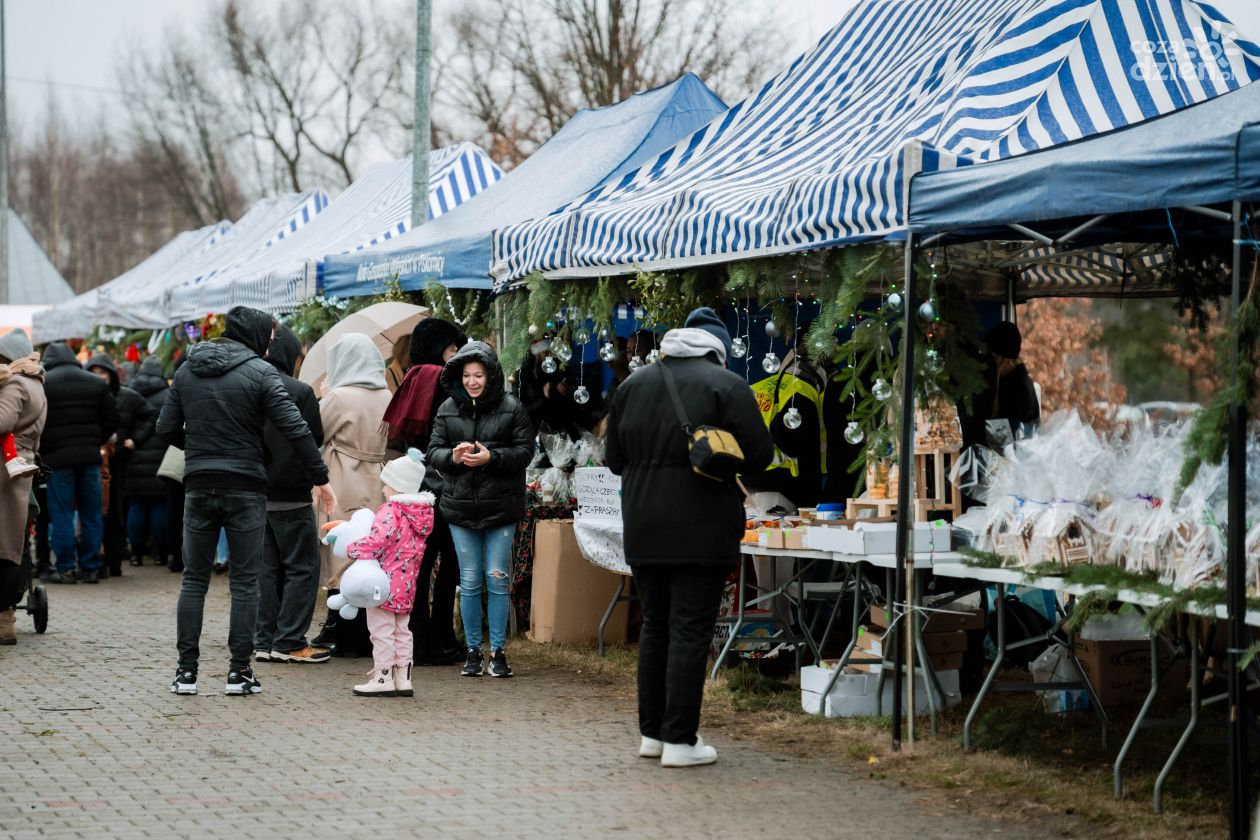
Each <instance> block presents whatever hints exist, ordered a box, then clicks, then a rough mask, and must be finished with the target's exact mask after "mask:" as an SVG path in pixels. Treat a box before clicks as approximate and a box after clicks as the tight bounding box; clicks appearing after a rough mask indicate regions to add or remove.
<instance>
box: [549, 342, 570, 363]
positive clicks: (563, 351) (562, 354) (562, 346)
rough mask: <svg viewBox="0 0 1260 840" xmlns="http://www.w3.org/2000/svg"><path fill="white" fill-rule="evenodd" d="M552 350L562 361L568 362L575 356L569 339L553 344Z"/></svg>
mask: <svg viewBox="0 0 1260 840" xmlns="http://www.w3.org/2000/svg"><path fill="white" fill-rule="evenodd" d="M551 352H552V355H554V356H555V357H556V358H557V359H558V360H560V361H561V362H568V361H569V359H572V358H573V348H572V347H570V346H569V342H567V341H556V342H552V344H551Z"/></svg>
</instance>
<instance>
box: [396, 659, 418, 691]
mask: <svg viewBox="0 0 1260 840" xmlns="http://www.w3.org/2000/svg"><path fill="white" fill-rule="evenodd" d="M394 693H395V694H397V695H398V696H399V697H412V696H414V695H415V693H416V692H415V690H414V689H413V688H412V687H411V663H410V662H408V663H407V664H406V665H395V666H394Z"/></svg>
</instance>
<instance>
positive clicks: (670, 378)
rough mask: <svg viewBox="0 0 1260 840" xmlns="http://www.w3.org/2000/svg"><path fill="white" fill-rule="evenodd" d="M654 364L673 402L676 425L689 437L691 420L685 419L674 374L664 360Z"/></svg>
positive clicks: (685, 414) (685, 413)
mask: <svg viewBox="0 0 1260 840" xmlns="http://www.w3.org/2000/svg"><path fill="white" fill-rule="evenodd" d="M656 364H657V367H659V368H660V369H661V377H662V378H663V379H664V380H665V390H667V391H669V401H670V402H672V403H673V404H674V413H675V414H676V415H678V425H680V426H682V430H683V434H684V435H686V436H687V438H688V439H690V438H691V421H690V420H688V419H687V412H686V410H685V409H684V408H683V404H682V397H680V396H679V395H678V385H677V383H675V382H674V374H673V373H672V372H671V371H670V369H669V366H668V365H667V364H665V363H664V362H657V363H656Z"/></svg>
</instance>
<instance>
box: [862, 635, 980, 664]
mask: <svg viewBox="0 0 1260 840" xmlns="http://www.w3.org/2000/svg"><path fill="white" fill-rule="evenodd" d="M920 638H921V639H922V640H923V647H924V648H925V649H926V650H927V655H928V661H929V662H930V663H931V665H932V670H933V671H936V672H937V673H940V672H941V671H957V670H960V669H961V668H962V660H963V651H965V650H966V649H967V634H966V633H965V632H963V631H962V630H954V631H952V632H948V633H924V634H923V635H922V636H921V637H920ZM857 646H858V650H861V651H863V652H865V653H867V654H870V655H871V656H883V655H884V630H883V629H882V628H879V627H865V628H862V629H860V630H858V642H857ZM859 667H863V668H865V669H866V670H868V671H870V672H872V673H878V672H879V668H880V666H879V665H873V664H872V665H865V666H859Z"/></svg>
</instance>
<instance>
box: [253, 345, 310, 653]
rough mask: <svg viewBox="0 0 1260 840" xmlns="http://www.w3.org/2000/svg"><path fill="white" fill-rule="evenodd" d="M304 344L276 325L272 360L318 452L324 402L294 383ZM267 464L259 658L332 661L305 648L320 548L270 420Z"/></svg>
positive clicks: (296, 471)
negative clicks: (295, 371)
mask: <svg viewBox="0 0 1260 840" xmlns="http://www.w3.org/2000/svg"><path fill="white" fill-rule="evenodd" d="M301 356H302V343H301V342H300V341H298V339H297V336H295V335H294V334H293V333H292V332H291V331H290V330H289V329H288V328H287V327H277V328H276V335H275V338H273V339H272V340H271V346H270V347H268V348H267V361H268V362H271V364H272V366H273V367H274V368H275V369H276V370H277V371H278V372H279V374H280V381H281V382H282V383H284V389H285V391H287V392H288V394H289V396H290V397H291V398H292V399H293V402H294V403H295V404H296V405H297V407H298V411H300V412H301V413H302V419H303V420H305V421H306V425H307V426H309V427H310V429H311V436H312V437H313V438H314V439H315V445H316V446H323V445H324V425H323V423H322V422H320V419H319V400H318V399H316V398H315V392H314V391H313V390H311V386H309V385H307V384H306V383H305V382H300V381H298V380H297V379H294V378H293V367H294V365H296V364H297V362H298V359H300V358H301ZM263 441H264V443H265V444H266V447H267V454H268V455H269V456H270V457H269V461H268V463H267V530H266V534H265V536H264V537H263V552H262V568H261V569H260V570H259V572H258V622H257V623H256V624H255V625H254V658H255V659H256V660H257V661H259V662H327V661H328V657H329V652H328V650H327V649H325V648H320V647H316V646H313V645H310V644H307V642H306V630H307V628H308V627H310V625H311V609H312V608H313V605H314V603H315V595H316V594H317V593H318V591H319V543H318V536H317V534H316V531H315V510H314V509H313V508H312V507H311V489H312V487H311V480H310V478H308V477H307V475H306V472H305V471H304V470H303V469H302V467H301V461H300V460H299V455H298V451H297V449H296V448H295V447H294V446H293V444H291V443H290V442H289V441H288V439H287V438H285V436H284V435H283V434H282V433H281V431H280V429H279V427H277V426H276V424H275V423H273V422H271V421H270V420H268V421H267V424H266V426H265V427H264V428H263Z"/></svg>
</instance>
